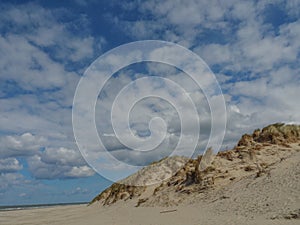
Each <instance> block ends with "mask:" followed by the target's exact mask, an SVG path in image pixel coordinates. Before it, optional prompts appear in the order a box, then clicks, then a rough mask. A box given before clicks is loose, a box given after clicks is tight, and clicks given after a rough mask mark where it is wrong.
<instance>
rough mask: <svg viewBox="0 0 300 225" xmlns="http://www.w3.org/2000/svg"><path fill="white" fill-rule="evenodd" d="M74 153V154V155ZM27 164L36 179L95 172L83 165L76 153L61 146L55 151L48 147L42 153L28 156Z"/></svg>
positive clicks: (70, 176) (85, 174)
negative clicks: (50, 152)
mask: <svg viewBox="0 0 300 225" xmlns="http://www.w3.org/2000/svg"><path fill="white" fill-rule="evenodd" d="M46 151H47V150H46ZM49 151H52V152H53V155H51V154H49ZM63 153H65V154H63ZM72 155H73V158H72ZM74 155H76V156H75V157H74ZM77 155H78V157H77ZM61 157H62V158H61ZM68 157H70V158H68ZM28 166H29V171H30V172H31V174H32V176H33V177H35V178H36V179H67V178H79V177H89V176H92V175H94V174H95V172H94V171H93V170H92V169H91V168H90V167H88V166H87V165H85V163H84V161H83V160H82V158H80V157H79V154H78V153H76V152H75V151H74V150H67V149H63V148H62V149H58V150H57V151H56V152H55V150H53V149H52V150H49V149H48V152H46V153H44V154H43V153H42V154H40V155H34V156H32V157H30V158H28Z"/></svg>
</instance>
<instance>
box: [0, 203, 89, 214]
mask: <svg viewBox="0 0 300 225" xmlns="http://www.w3.org/2000/svg"><path fill="white" fill-rule="evenodd" d="M87 204H88V202H76V203H56V204H35V205H10V206H0V212H1V211H14V210H26V209H39V208H48V207H56V206H68V205H87Z"/></svg>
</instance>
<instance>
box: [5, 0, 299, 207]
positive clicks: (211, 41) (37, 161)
mask: <svg viewBox="0 0 300 225" xmlns="http://www.w3.org/2000/svg"><path fill="white" fill-rule="evenodd" d="M299 8H300V1H298V0H290V1H284V0H273V1H268V0H260V1H247V0H245V1H239V0H228V1H218V0H210V1H205V0H198V1H196V0H195V1H194V0H190V1H183V0H182V1H181V0H166V1H159V0H148V1H139V0H137V1H114V0H110V1H106V0H103V1H95V0H76V1H3V0H2V1H1V2H0V35H1V36H0V115H1V116H0V205H16V204H38V203H58V202H80V201H85V202H86V201H89V200H91V199H92V198H93V197H94V196H95V195H96V194H98V193H99V192H100V191H101V190H103V189H104V188H106V187H108V186H109V185H110V184H111V182H112V181H111V180H109V179H107V178H108V177H109V175H111V173H113V172H114V171H116V173H117V171H122V170H123V169H124V168H122V166H118V165H113V164H112V165H109V164H108V163H106V162H102V163H101V166H102V167H103V168H106V167H109V171H110V172H109V173H110V174H108V176H103V174H101V173H100V174H99V173H97V172H99V171H98V170H97V172H96V171H95V170H93V169H92V167H93V165H89V164H88V163H87V162H86V160H85V159H84V158H83V156H82V155H81V153H80V151H79V149H78V146H77V144H76V140H75V137H74V134H73V127H72V109H73V99H74V95H75V91H76V87H77V85H78V84H79V81H80V80H81V78H82V77H84V75H85V71H86V69H87V68H89V66H90V65H91V64H92V63H93V62H94V61H95V60H97V58H98V57H99V56H101V55H102V54H104V53H106V52H108V51H110V50H112V49H114V48H116V47H118V46H120V45H123V44H126V43H129V42H133V41H143V40H161V41H167V42H172V43H176V44H179V45H181V46H183V47H185V48H187V49H189V50H191V51H193V52H194V53H196V54H197V55H198V56H199V57H201V58H202V59H203V60H204V62H205V63H206V64H207V66H208V67H209V68H210V69H211V72H212V73H213V74H214V75H215V77H216V80H217V81H218V84H219V85H220V89H221V91H222V93H223V95H222V97H223V98H224V101H225V104H226V109H225V110H226V111H225V114H224V113H222V116H226V130H225V131H226V133H225V136H224V141H223V143H222V147H221V149H228V148H231V147H233V146H234V145H235V143H236V142H237V140H238V139H239V137H240V136H241V135H242V134H243V133H247V132H252V131H253V130H254V129H256V128H262V127H264V126H265V125H268V124H271V123H276V122H286V123H299V122H300V114H299V112H300V103H299V97H298V93H299V87H300V73H299V72H300V71H299V70H300V68H299V63H300V42H299V39H300V11H299ZM130 57H135V55H134V54H133V56H131V55H128V58H130ZM172 57H173V58H174V59H176V60H179V61H180V60H181V59H182V55H180V54H174V55H173V56H172ZM114 59H115V61H112V62H117V61H118V59H117V58H114ZM206 64H205V65H206ZM199 76H200V75H199ZM141 78H151V79H141ZM157 78H165V79H166V80H168V82H169V81H172V82H174V83H172V84H171V83H168V85H167V83H164V82H163V81H162V80H161V79H160V80H158V79H157ZM135 80H139V83H136V82H135ZM101 85H103V88H102V90H101V92H100V93H99V96H98V97H97V104H96V106H95V121H96V127H97V131H98V132H99V137H100V138H101V140H102V142H103V144H104V145H105V148H106V150H107V151H108V152H109V153H110V154H112V155H113V157H115V158H116V159H118V160H119V161H121V162H125V163H127V164H130V165H135V166H144V165H147V164H148V163H150V162H151V161H153V160H159V159H161V158H162V157H165V156H168V155H169V154H171V152H172V149H174V148H175V146H176V145H177V143H178V141H179V140H181V139H180V137H181V135H182V136H183V137H184V138H187V139H188V138H189V137H190V136H191V135H192V133H193V132H192V131H193V129H194V126H193V125H194V124H195V123H194V120H192V117H193V112H194V111H192V108H191V107H189V106H186V105H185V104H186V102H187V100H186V98H184V97H186V96H187V95H188V96H189V97H190V99H191V100H192V101H193V103H194V105H195V106H196V112H197V113H198V115H199V123H200V128H201V133H200V138H199V140H198V142H197V143H196V148H195V153H194V155H196V154H198V153H200V152H201V151H203V150H204V149H205V148H206V145H207V142H208V137H209V135H210V134H211V127H212V120H211V113H212V112H211V109H212V108H213V109H214V110H215V111H217V112H219V113H221V112H223V111H222V110H223V109H224V108H222V102H220V99H219V98H213V99H211V100H210V101H208V100H207V99H206V98H205V94H206V93H205V92H203V90H201V89H200V88H199V87H198V86H197V85H196V84H195V82H193V80H191V79H190V77H189V76H188V75H187V74H186V73H185V72H184V71H182V70H180V69H179V68H175V67H173V66H170V65H166V64H163V63H158V62H142V63H137V64H132V65H129V66H127V67H125V68H123V69H121V70H120V71H118V72H116V73H115V74H114V75H113V76H111V77H110V79H109V80H108V81H107V82H106V83H105V84H104V83H103V84H101ZM172 85H179V87H178V88H172V87H177V86H172ZM124 87H127V89H124ZM181 88H182V89H184V90H186V92H185V94H182V93H181V92H180V90H181ZM124 90H125V91H127V92H126V95H121V97H122V96H123V99H122V98H120V99H119V100H120V101H119V102H120V105H117V107H116V108H115V111H114V114H113V117H111V113H112V110H111V109H112V107H113V106H114V105H113V103H114V102H115V99H117V98H118V96H120V95H118V93H119V92H122V91H124ZM87 92H88V90H87ZM150 92H153V93H155V94H156V95H159V96H165V97H168V96H169V97H170V98H171V97H174V96H178V97H176V98H175V99H173V100H174V101H176V104H170V103H168V102H167V101H166V100H165V99H159V98H157V97H148V98H145V99H143V100H141V101H139V102H138V104H136V105H134V107H132V109H131V111H130V116H129V117H128V118H127V120H126V118H125V116H124V111H125V110H126V109H127V108H126V107H127V106H128V104H129V102H130V103H131V104H133V103H132V101H133V100H134V99H135V96H143V95H146V94H149V93H150ZM170 93H171V94H170ZM187 93H188V94H187ZM124 96H125V97H124ZM180 108H183V109H184V111H185V115H187V119H186V120H185V122H187V124H188V125H187V126H186V127H185V128H186V129H183V127H182V124H181V123H180V122H181V120H182V119H181V118H180V110H179V109H180ZM222 116H220V117H222ZM153 117H160V118H161V119H162V120H163V121H164V122H162V121H161V120H159V121H158V122H154V123H152V125H153V127H151V119H152V118H153ZM111 118H113V122H114V123H115V124H117V125H116V127H117V128H118V130H117V131H119V134H120V135H119V136H117V135H116V134H115V133H114V131H115V130H114V129H113V128H114V127H113V125H112V121H111ZM124 119H125V122H126V124H128V121H129V124H130V129H131V131H132V132H129V133H128V132H127V131H128V130H126V128H125V127H124V126H123V125H124V123H123V122H124ZM216 121H217V123H216V124H217V126H218V125H219V126H220V127H221V125H222V123H221V122H220V121H218V119H216ZM218 122H219V123H218ZM149 123H150V127H149ZM161 124H163V125H161ZM220 130H222V129H221V128H220ZM83 131H84V133H85V135H86V136H89V135H92V134H90V128H89V127H84V129H83ZM162 131H163V134H162ZM221 133H222V132H220V135H221ZM151 135H153V136H155V135H156V136H157V137H161V136H162V135H163V137H164V140H163V141H162V143H161V144H160V145H159V146H158V147H157V148H155V151H150V152H147V153H145V154H144V153H143V154H142V153H141V152H140V151H131V149H130V148H129V147H128V145H129V146H131V144H132V143H133V145H134V141H136V140H137V139H136V138H139V139H138V140H143V141H145V140H147V138H149V136H151ZM221 136H222V135H221ZM118 138H121V139H118ZM125 142H126V143H125ZM147 143H148V142H147ZM127 144H128V145H127ZM152 144H153V143H152ZM134 146H135V147H139V148H146V147H147V145H145V142H143V143H139V144H136V145H134ZM183 151H184V150H183ZM183 155H184V154H183ZM101 166H100V167H101ZM100 169H101V168H100ZM106 175H107V174H106Z"/></svg>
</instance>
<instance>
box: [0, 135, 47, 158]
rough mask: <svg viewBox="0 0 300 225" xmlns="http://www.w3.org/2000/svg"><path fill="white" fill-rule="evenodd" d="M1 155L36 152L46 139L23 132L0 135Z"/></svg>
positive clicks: (21, 154)
mask: <svg viewBox="0 0 300 225" xmlns="http://www.w3.org/2000/svg"><path fill="white" fill-rule="evenodd" d="M0 142H1V152H0V156H1V157H11V156H30V155H33V154H36V153H37V152H38V151H39V150H40V148H41V147H43V146H44V145H45V144H46V142H47V140H46V139H45V138H44V137H40V136H37V135H33V134H31V133H24V134H22V135H20V136H19V135H8V136H2V137H0Z"/></svg>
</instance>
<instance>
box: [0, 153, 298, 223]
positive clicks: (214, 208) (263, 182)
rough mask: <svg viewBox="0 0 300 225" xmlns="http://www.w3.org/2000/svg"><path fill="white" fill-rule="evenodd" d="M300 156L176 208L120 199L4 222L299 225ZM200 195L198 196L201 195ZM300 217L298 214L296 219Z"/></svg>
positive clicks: (8, 216)
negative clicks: (110, 202) (267, 172)
mask: <svg viewBox="0 0 300 225" xmlns="http://www.w3.org/2000/svg"><path fill="white" fill-rule="evenodd" d="M299 159H300V152H299V151H297V152H296V153H295V154H293V157H289V158H286V159H285V160H283V161H282V162H280V164H278V165H276V166H275V167H274V168H273V169H272V170H271V172H270V176H262V177H259V178H256V179H254V178H253V176H249V177H247V178H245V179H242V180H240V181H237V182H234V183H233V184H232V185H230V186H228V187H226V189H224V190H222V192H220V191H219V192H215V193H214V194H213V196H211V197H210V198H208V199H206V200H205V201H202V200H199V201H195V202H194V203H193V202H190V204H183V205H177V206H170V207H158V206H154V207H135V206H136V201H130V200H128V201H118V202H116V203H115V204H112V205H110V206H103V205H101V204H99V203H95V204H92V205H90V206H87V205H71V206H56V207H48V208H38V209H26V210H15V211H1V212H0V224H1V225H40V224H43V225H45V224H49V225H86V224H88V225H168V224H172V225H182V224H187V225H202V224H204V225H218V224H222V225H226V224H228V225H233V224H249V225H257V224H259V225H260V224H263V225H277V224H278V225H282V224H287V225H289V224H291V225H292V224H294V225H296V224H297V225H298V224H299V208H300V201H299V185H300V184H299V179H298V178H299V174H300V173H299V162H300V161H299ZM196 197H197V196H195V199H196ZM294 217H295V218H294Z"/></svg>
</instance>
